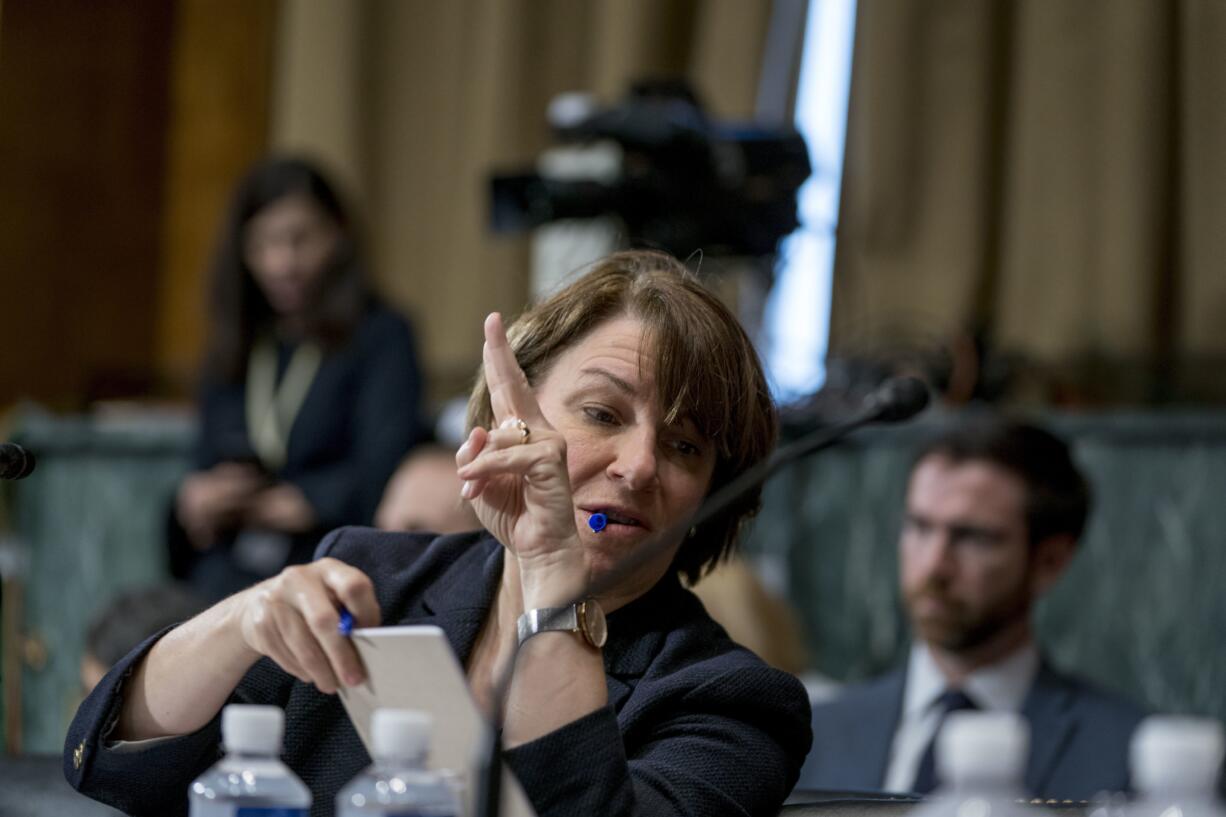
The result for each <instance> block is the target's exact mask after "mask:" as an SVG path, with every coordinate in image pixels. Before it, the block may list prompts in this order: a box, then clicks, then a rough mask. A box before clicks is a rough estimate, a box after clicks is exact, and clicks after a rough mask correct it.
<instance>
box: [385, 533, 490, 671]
mask: <svg viewBox="0 0 1226 817" xmlns="http://www.w3.org/2000/svg"><path fill="white" fill-rule="evenodd" d="M502 558H503V548H502V546H501V545H499V544H498V543H497V542H494V545H493V547H492V548H490V547H478V546H474V547H472V548H470V549H469V550H468V551H467V552H466V553H465V554H464V555H463V556H461V557H460V558H459V559H457V560H456V562H455V564H453V565H452V566H451V567H450V568H448V569H447V571H446V572H445V573H443V575H441V576H439V577H438V579H437V580H435V581H434V582H432V583H431V584H430V586H429V587H428V588H427V589H426V591H425V592H424V593H423V594H422V598H421V601H420V603H418V604H415V605H413V606H412V607H410V608H409V609H408V610H406V611H405V612H404V613H402V614H401V615H400V616H398V618H397V622H396V623H397V624H404V625H410V624H431V625H434V626H435V627H439V628H441V629H442V630H443V632H444V633H446V635H447V640H448V641H449V642H450V643H451V649H452V650H453V651H454V652H455V654H456V657H457V658H458V659H459V661H460V664H461V665H465V664H467V662H468V656H469V655H470V654H471V653H472V649H473V645H474V644H475V643H476V641H477V635H478V634H479V633H480V632H481V626H482V624H484V623H485V617H486V615H487V614H488V613H489V609H490V605H491V604H492V603H493V599H494V591H495V590H496V589H497V587H498V582H499V580H500V578H501V576H502Z"/></svg>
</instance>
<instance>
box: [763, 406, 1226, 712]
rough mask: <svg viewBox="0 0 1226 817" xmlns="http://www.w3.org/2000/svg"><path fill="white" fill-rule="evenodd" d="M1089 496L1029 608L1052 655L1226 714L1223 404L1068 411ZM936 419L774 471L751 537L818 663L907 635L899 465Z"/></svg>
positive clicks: (844, 659)
mask: <svg viewBox="0 0 1226 817" xmlns="http://www.w3.org/2000/svg"><path fill="white" fill-rule="evenodd" d="M1048 422H1049V425H1050V426H1051V427H1052V428H1054V429H1055V430H1057V431H1059V432H1061V433H1062V434H1064V436H1065V437H1066V438H1067V439H1069V440H1070V441H1072V442H1073V443H1074V449H1075V455H1076V457H1077V459H1078V461H1079V462H1080V463H1081V464H1082V466H1083V467H1084V468H1085V470H1086V472H1087V474H1088V475H1089V477H1090V479H1091V481H1092V482H1093V484H1094V488H1095V494H1096V499H1097V502H1096V507H1095V511H1094V514H1093V516H1092V518H1091V521H1090V526H1089V529H1088V530H1087V533H1086V537H1085V538H1084V540H1083V541H1082V543H1081V548H1080V551H1081V552H1080V553H1079V554H1078V555H1077V558H1076V559H1075V560H1074V562H1073V564H1072V566H1071V567H1070V569H1069V571H1068V573H1066V574H1065V576H1064V577H1063V578H1062V579H1061V581H1060V583H1059V584H1058V585H1057V586H1056V588H1054V589H1053V591H1052V592H1051V594H1050V595H1049V597H1048V598H1047V599H1046V600H1044V602H1043V603H1042V604H1041V606H1040V609H1039V611H1038V630H1039V634H1040V638H1041V640H1042V643H1043V644H1044V645H1045V646H1046V649H1047V650H1048V652H1049V654H1050V655H1051V656H1052V657H1053V659H1054V660H1055V661H1056V663H1057V664H1059V665H1060V666H1062V667H1065V668H1068V669H1071V670H1074V671H1076V672H1080V673H1082V674H1084V675H1086V676H1089V677H1091V678H1093V679H1095V680H1097V681H1098V682H1100V683H1101V684H1103V685H1104V686H1107V687H1109V688H1112V689H1115V690H1117V691H1120V692H1124V693H1126V694H1128V695H1131V696H1132V697H1134V698H1136V699H1138V700H1141V701H1144V702H1147V703H1148V704H1149V705H1150V706H1151V707H1153V708H1155V709H1158V710H1164V711H1178V712H1191V713H1200V714H1209V715H1214V716H1216V717H1218V718H1222V719H1226V695H1223V694H1222V690H1223V689H1226V645H1224V643H1223V638H1224V637H1226V598H1223V594H1222V591H1221V585H1219V584H1218V582H1219V581H1222V580H1223V577H1226V547H1223V544H1224V543H1223V531H1226V490H1224V489H1226V416H1221V415H1203V414H1170V415H1109V416H1077V417H1072V416H1061V417H1051V418H1048ZM930 425H931V423H921V424H916V425H912V426H909V427H905V428H898V429H869V430H866V431H864V432H861V433H860V434H859V435H857V436H856V437H855V438H854V439H853V440H852V441H850V442H848V443H846V444H844V445H843V446H842V447H840V448H837V449H834V450H831V451H829V452H826V453H825V454H820V455H818V456H817V457H816V458H814V459H812V460H810V461H808V462H806V463H802V464H800V465H799V466H797V467H795V468H794V469H793V470H791V471H788V472H784V473H782V474H780V475H779V477H777V478H776V480H775V481H774V482H773V483H772V484H770V485H769V486H768V489H767V491H766V495H765V507H764V509H763V512H762V514H761V516H760V518H759V520H758V521H757V523H756V524H755V526H754V529H753V531H752V533H751V535H750V538H749V541H748V543H747V547H748V549H749V551H750V552H751V553H753V554H754V555H755V557H756V558H757V559H758V560H760V561H763V562H764V563H765V564H766V565H767V566H768V568H773V570H771V571H770V572H773V573H775V574H777V578H778V579H779V580H781V581H782V582H783V583H784V584H785V586H786V588H787V590H788V592H789V593H790V594H791V597H792V599H793V601H794V602H795V604H796V606H797V607H798V608H799V610H800V613H801V616H802V620H803V622H804V625H805V627H806V629H807V632H806V635H807V638H808V643H809V645H810V649H811V655H812V656H813V659H814V663H815V668H816V669H818V670H819V671H821V672H823V673H825V674H827V675H829V676H831V677H833V678H836V679H840V680H848V679H855V678H861V677H864V676H866V675H871V674H873V673H876V672H879V671H881V670H883V669H885V668H887V667H889V666H890V665H891V664H892V663H893V662H895V661H896V660H898V659H899V657H900V656H901V655H902V653H903V651H904V650H905V646H906V639H907V637H908V634H907V629H906V624H905V621H904V619H903V617H902V614H901V612H900V608H899V602H898V592H897V555H896V543H897V537H898V530H899V526H900V523H901V515H900V511H901V507H902V499H903V495H904V492H905V488H906V477H907V469H908V467H909V464H910V461H911V458H912V456H913V452H914V449H915V446H916V444H917V442H918V440H919V439H920V437H921V435H922V433H923V432H924V431H925V429H926V428H928V427H930Z"/></svg>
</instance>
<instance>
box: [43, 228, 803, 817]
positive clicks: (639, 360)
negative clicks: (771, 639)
mask: <svg viewBox="0 0 1226 817" xmlns="http://www.w3.org/2000/svg"><path fill="white" fill-rule="evenodd" d="M485 340H486V343H485V352H484V366H483V370H482V375H481V377H479V379H478V385H477V387H476V389H475V390H474V393H473V396H472V399H471V401H470V403H469V424H470V426H471V433H470V435H469V437H468V439H467V441H466V442H465V443H464V444H463V445H462V446H461V447H460V449H459V451H458V452H457V454H456V462H457V466H458V474H459V476H460V478H461V479H462V480H464V484H463V487H462V489H461V495H462V496H463V497H464V498H465V499H466V500H468V501H469V502H470V503H471V504H472V506H473V508H474V510H475V511H476V513H477V516H478V517H479V518H480V520H481V523H482V525H483V526H484V530H482V531H478V532H476V533H471V534H458V535H452V536H442V537H435V536H430V535H415V534H395V533H377V532H374V531H367V530H355V529H343V530H341V531H337V532H336V533H333V534H332V535H330V536H329V537H328V538H327V539H325V541H324V542H323V543H322V544H321V546H320V549H319V551H318V553H317V556H318V557H319V558H318V559H317V560H316V561H314V562H312V563H311V564H310V565H305V566H300V567H292V568H289V569H287V570H285V571H283V572H282V573H281V574H280V575H279V576H277V577H275V578H272V579H269V580H267V581H265V582H262V583H260V584H259V585H257V586H255V587H253V588H251V589H250V590H247V591H244V592H243V593H239V594H237V595H235V596H232V597H231V598H229V599H227V600H225V601H223V602H221V603H220V604H218V605H216V606H214V607H213V608H211V609H210V610H208V611H206V612H204V613H202V614H201V615H199V616H197V617H196V618H194V619H192V620H191V621H189V622H187V623H185V624H183V625H181V626H179V627H178V628H175V629H173V630H171V631H169V632H168V633H166V634H164V635H161V636H160V637H155V638H154V639H151V640H150V641H149V642H147V643H146V644H143V645H141V647H139V648H138V649H137V650H135V651H134V652H133V653H132V654H130V655H129V656H128V657H127V658H126V659H125V660H124V661H123V662H121V663H120V664H119V665H117V666H116V667H115V668H114V669H113V670H112V671H111V673H110V674H109V675H108V676H107V678H106V679H105V680H104V681H103V682H102V684H100V685H99V686H98V688H97V689H95V691H94V693H93V694H92V695H91V696H90V697H89V698H88V699H87V700H86V702H85V703H84V704H83V705H82V707H81V710H80V711H79V712H78V714H77V717H76V719H75V720H74V722H73V725H72V727H71V728H70V731H69V734H68V743H67V745H66V753H65V763H66V766H65V769H66V773H67V775H68V778H69V780H70V781H71V782H72V783H73V785H75V786H76V787H78V788H79V789H80V790H82V791H84V792H86V793H88V794H90V795H91V796H94V797H97V798H99V799H103V800H105V801H107V802H110V803H113V804H114V805H117V806H118V807H120V808H122V809H124V810H127V811H130V812H133V813H138V814H143V813H158V814H182V813H183V812H184V808H185V806H184V800H185V793H186V789H187V786H188V784H189V782H190V781H191V780H192V778H193V777H194V776H196V775H198V774H199V773H200V771H202V770H203V769H204V768H205V767H206V766H207V765H209V763H211V762H212V761H213V760H214V759H215V758H216V753H217V744H218V722H219V719H220V718H219V712H220V710H221V708H222V707H223V706H224V705H225V704H226V703H228V702H232V701H243V702H261V703H275V704H278V705H281V706H284V707H285V710H286V733H285V734H286V739H285V754H284V757H285V759H286V761H287V762H288V763H289V765H290V766H291V767H292V768H294V769H295V770H296V771H297V772H298V773H299V774H300V775H301V776H302V778H303V779H304V780H305V781H306V783H307V784H308V785H309V786H310V787H311V789H312V791H313V793H314V797H315V801H314V803H315V805H314V807H313V812H312V813H313V814H316V815H326V814H330V813H331V809H332V800H333V798H334V797H335V794H336V792H337V790H338V789H339V787H340V786H341V785H342V784H343V782H344V781H345V780H346V779H347V778H349V777H351V776H352V775H354V774H356V773H357V772H358V771H359V770H360V769H361V767H362V766H363V765H364V764H366V763H368V762H369V760H368V758H367V756H366V753H365V752H364V751H363V750H362V747H361V744H360V742H359V740H358V737H357V734H356V732H355V731H354V729H353V726H352V724H350V723H349V722H348V720H347V718H346V717H345V713H344V710H343V708H342V707H341V704H340V703H339V701H338V700H337V698H336V696H335V695H334V693H335V692H336V690H337V689H338V688H339V687H340V686H341V685H342V684H344V685H353V684H359V683H362V682H363V680H364V676H363V669H362V666H361V663H360V662H359V660H358V657H357V654H356V653H355V651H354V649H353V646H352V644H351V643H350V642H349V641H348V639H346V638H345V637H344V636H343V635H341V634H340V633H338V627H337V625H338V622H339V620H340V610H341V608H342V606H343V607H344V608H347V609H348V610H349V611H350V612H351V613H352V614H353V616H354V617H355V618H356V619H357V622H358V623H359V624H360V625H365V626H375V625H378V624H380V623H387V624H402V623H432V624H437V625H438V626H440V627H442V629H443V630H444V632H446V633H447V636H448V638H449V640H450V641H451V644H452V646H453V647H454V648H455V651H456V654H457V656H458V657H459V659H460V662H461V664H462V665H463V666H464V668H465V671H466V674H467V678H468V682H469V687H470V689H471V691H472V693H473V695H474V697H475V698H476V700H477V702H478V703H479V704H480V705H482V706H483V707H484V708H485V710H486V711H487V712H489V713H492V714H495V715H497V714H498V713H505V717H502V718H500V719H499V721H498V724H497V725H498V726H499V727H500V728H501V736H502V740H503V743H504V745H505V747H506V751H505V752H504V757H505V759H506V762H507V763H508V765H509V766H510V768H511V769H512V770H513V771H514V772H515V773H516V774H517V776H518V777H519V780H520V782H521V783H522V784H523V786H524V789H525V791H526V793H527V794H528V797H529V798H530V800H531V801H532V803H533V805H534V806H535V808H536V810H537V812H538V813H539V814H540V815H541V817H553V816H554V815H556V816H557V817H562V815H567V817H570V816H571V815H580V814H582V815H639V814H641V815H712V816H714V815H730V814H731V815H775V814H776V813H777V812H778V809H779V806H780V804H781V803H782V802H783V799H784V797H785V796H786V795H787V793H788V791H789V790H790V789H791V787H792V785H793V784H794V782H795V780H796V775H797V772H798V770H799V768H800V763H801V761H802V760H803V758H804V756H805V753H806V751H807V749H808V746H809V743H810V732H809V721H808V712H809V707H808V700H807V698H806V696H805V692H804V689H803V687H801V685H800V683H799V682H798V681H797V680H796V679H795V678H794V677H792V676H790V675H787V674H785V673H783V672H780V671H778V670H775V669H772V668H770V667H768V666H767V665H766V664H764V663H763V662H762V661H761V660H760V659H758V658H757V657H756V656H754V655H753V654H752V653H750V652H748V651H747V650H744V649H742V648H740V647H738V646H736V645H735V644H733V643H732V642H731V641H730V640H729V639H728V637H727V635H726V634H725V633H724V631H723V630H722V629H721V628H720V627H719V626H718V625H717V624H715V623H714V622H713V621H711V619H710V617H709V616H707V614H706V612H705V611H704V610H703V609H702V605H701V604H700V603H699V602H698V601H697V600H696V599H695V598H694V596H693V595H692V594H691V593H690V592H689V591H688V590H686V589H684V587H682V586H681V584H680V579H679V574H685V575H688V576H691V577H692V576H696V575H698V574H701V573H702V572H703V571H705V570H706V569H708V568H710V567H711V566H712V565H714V564H715V563H717V562H718V561H719V560H720V559H721V558H722V557H724V556H725V555H727V554H728V553H730V552H731V551H732V550H733V549H734V548H735V546H736V541H737V534H738V531H739V528H740V525H741V523H742V522H743V521H744V520H745V519H746V518H747V517H748V516H749V515H751V514H752V513H753V512H754V511H756V509H757V508H758V506H759V502H760V497H759V496H758V495H757V493H753V494H751V495H749V496H745V497H743V498H742V500H741V501H740V502H738V503H736V504H735V505H734V506H732V507H731V508H729V510H728V512H727V513H724V514H722V515H717V516H716V517H714V518H712V519H711V520H710V521H708V522H705V523H702V524H700V525H698V526H696V527H690V524H691V523H690V521H689V520H690V519H691V518H692V516H693V514H694V513H695V511H696V510H697V509H698V508H699V506H700V505H701V504H702V502H703V500H704V498H705V497H707V496H709V495H710V494H711V492H712V491H715V490H718V489H719V488H720V487H721V486H723V485H725V484H727V483H728V482H729V481H730V480H731V479H732V478H733V477H734V476H735V475H737V474H738V473H740V472H741V471H743V470H744V469H746V468H748V467H751V466H752V465H753V464H754V463H757V462H760V461H761V460H762V459H763V458H765V457H766V456H768V454H769V453H770V450H771V448H772V447H773V445H774V441H775V435H776V419H775V411H774V406H773V404H772V402H771V399H770V395H769V393H768V391H767V386H766V381H765V378H764V377H763V374H762V370H761V367H760V365H759V363H758V359H757V356H756V354H755V352H754V350H753V347H752V345H751V344H750V342H749V340H748V338H747V337H746V336H745V333H744V332H743V331H742V330H741V328H740V326H739V325H738V324H737V322H736V320H735V318H734V317H733V316H732V315H731V314H730V313H729V312H728V310H727V309H726V308H725V307H724V306H723V305H722V304H720V303H719V301H718V300H716V299H715V298H714V296H712V295H711V294H710V293H708V292H707V291H706V290H705V289H704V288H703V287H702V286H701V285H700V284H698V283H697V282H696V281H695V280H694V279H693V278H692V277H691V276H690V275H689V273H688V272H687V271H686V270H685V269H684V268H683V267H682V266H681V265H680V264H679V263H678V262H676V261H675V260H673V259H672V258H670V257H668V256H664V255H660V254H656V253H644V252H631V253H621V254H617V255H614V256H612V257H610V258H608V259H605V260H604V261H602V262H598V263H597V264H596V265H595V266H594V268H593V269H592V270H591V271H590V272H589V273H588V274H586V275H585V276H583V277H582V278H580V279H578V280H577V281H575V282H574V283H573V284H571V285H570V286H569V287H567V288H566V289H564V290H562V291H561V292H559V293H557V294H556V295H554V296H553V297H551V298H550V299H548V300H547V301H545V302H544V303H542V304H540V305H538V306H536V307H533V308H532V309H530V310H529V311H528V312H527V313H526V314H525V315H523V316H521V318H520V319H519V320H518V321H516V323H515V324H514V325H513V326H512V327H510V330H509V332H507V331H504V328H503V324H502V319H501V317H500V316H499V315H497V314H494V315H490V316H489V318H487V320H486V322H485ZM687 528H688V530H687ZM605 614H608V618H607V619H606V618H605ZM606 635H607V640H606ZM504 679H509V684H507V685H504V684H503V683H502V682H503V680H504ZM155 738H156V739H159V740H152V741H151V740H149V739H155Z"/></svg>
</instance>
